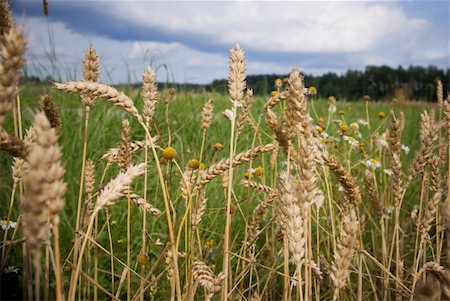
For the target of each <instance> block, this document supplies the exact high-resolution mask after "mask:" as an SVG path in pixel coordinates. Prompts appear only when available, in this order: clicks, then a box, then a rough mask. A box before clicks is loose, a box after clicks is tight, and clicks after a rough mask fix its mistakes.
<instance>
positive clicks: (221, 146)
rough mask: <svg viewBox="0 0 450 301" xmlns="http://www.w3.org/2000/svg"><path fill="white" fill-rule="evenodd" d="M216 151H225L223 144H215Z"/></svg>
mask: <svg viewBox="0 0 450 301" xmlns="http://www.w3.org/2000/svg"><path fill="white" fill-rule="evenodd" d="M214 149H215V150H216V151H217V152H218V151H221V150H222V149H223V144H221V143H216V144H214Z"/></svg>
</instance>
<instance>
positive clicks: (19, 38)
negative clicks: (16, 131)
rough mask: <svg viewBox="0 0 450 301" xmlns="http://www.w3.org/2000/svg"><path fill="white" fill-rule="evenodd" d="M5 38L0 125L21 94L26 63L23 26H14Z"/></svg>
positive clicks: (1, 53)
mask: <svg viewBox="0 0 450 301" xmlns="http://www.w3.org/2000/svg"><path fill="white" fill-rule="evenodd" d="M3 38H4V44H3V45H2V47H1V50H0V56H1V59H2V62H1V64H0V126H1V125H2V124H3V119H4V116H5V115H6V114H8V113H9V112H11V111H12V109H13V106H14V100H15V99H16V97H17V95H19V89H18V88H17V84H18V83H19V79H20V74H21V71H22V67H23V65H24V64H25V59H24V54H25V48H26V44H27V41H26V38H25V35H24V33H23V29H22V27H18V28H14V27H12V28H11V29H10V30H9V31H8V32H7V33H6V34H5V35H4V37H3Z"/></svg>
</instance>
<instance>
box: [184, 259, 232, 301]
mask: <svg viewBox="0 0 450 301" xmlns="http://www.w3.org/2000/svg"><path fill="white" fill-rule="evenodd" d="M192 274H193V277H194V280H195V281H198V282H199V283H200V284H201V285H202V286H203V287H204V288H205V291H206V296H205V297H206V300H211V298H212V297H213V296H214V294H215V293H217V292H219V291H220V290H221V288H222V282H223V280H224V275H223V273H220V274H219V275H218V276H217V277H215V276H214V274H213V272H212V270H211V268H210V267H209V266H207V265H206V264H205V263H204V262H201V261H195V262H194V263H193V265H192Z"/></svg>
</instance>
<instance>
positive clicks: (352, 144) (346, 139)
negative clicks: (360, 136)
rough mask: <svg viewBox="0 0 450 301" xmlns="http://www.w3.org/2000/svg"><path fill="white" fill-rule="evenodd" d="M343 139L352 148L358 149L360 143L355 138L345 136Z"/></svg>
mask: <svg viewBox="0 0 450 301" xmlns="http://www.w3.org/2000/svg"><path fill="white" fill-rule="evenodd" d="M342 139H344V140H345V141H347V142H348V144H350V145H351V146H352V147H357V146H358V145H359V141H358V140H356V139H355V138H353V137H351V136H347V135H344V136H343V137H342Z"/></svg>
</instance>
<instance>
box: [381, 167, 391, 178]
mask: <svg viewBox="0 0 450 301" xmlns="http://www.w3.org/2000/svg"><path fill="white" fill-rule="evenodd" d="M383 172H384V173H385V174H387V175H388V176H390V177H391V176H392V169H390V168H389V169H383Z"/></svg>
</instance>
